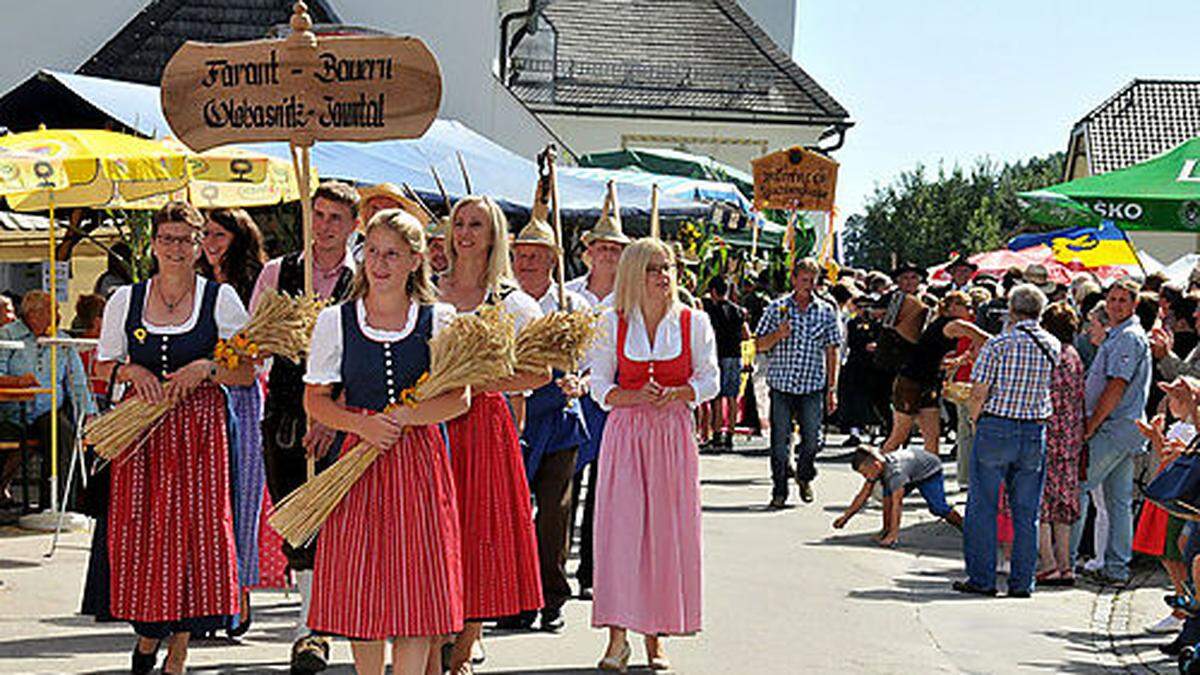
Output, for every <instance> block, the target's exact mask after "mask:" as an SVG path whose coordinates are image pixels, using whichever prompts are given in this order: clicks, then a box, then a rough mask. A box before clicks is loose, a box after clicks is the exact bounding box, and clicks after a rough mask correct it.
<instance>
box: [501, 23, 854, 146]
mask: <svg viewBox="0 0 1200 675" xmlns="http://www.w3.org/2000/svg"><path fill="white" fill-rule="evenodd" d="M542 17H543V19H544V23H543V24H542V28H543V29H544V30H552V31H553V32H554V35H555V36H556V41H555V43H556V44H555V50H556V51H555V61H554V62H552V61H550V60H549V59H544V58H543V59H539V58H535V57H531V56H529V55H522V51H521V48H520V46H518V48H517V50H516V54H515V55H514V57H513V59H512V66H513V67H512V71H511V72H510V73H509V78H508V82H509V87H510V89H512V91H513V92H514V93H515V94H516V95H517V96H518V97H519V98H520V99H521V100H522V101H524V102H525V103H526V104H528V105H529V106H530V107H531V108H532V109H533V110H535V111H538V112H552V111H554V110H556V109H564V108H568V109H574V108H595V109H601V110H602V109H604V108H620V109H628V108H637V109H644V110H645V109H649V110H654V111H656V112H660V113H667V114H671V113H675V114H680V113H681V114H694V113H695V112H697V111H709V112H712V113H718V112H719V113H722V114H723V115H725V116H732V117H736V116H738V114H739V113H741V114H743V115H750V114H752V115H755V116H756V117H761V116H762V115H770V116H781V117H784V118H791V119H790V120H787V121H793V120H795V121H804V122H815V123H835V122H838V123H846V122H848V118H849V116H850V115H849V113H848V112H847V111H846V109H845V108H843V107H842V106H841V105H840V104H839V103H838V102H837V101H835V100H834V99H833V97H832V96H830V95H829V93H828V92H826V91H825V90H824V89H822V88H821V86H820V85H818V84H817V83H816V81H814V80H813V79H812V78H811V77H809V75H808V74H807V73H805V72H804V70H803V69H801V68H800V66H798V65H796V63H795V62H794V61H792V59H791V57H790V56H789V55H788V54H786V53H785V52H784V51H783V50H782V49H780V48H779V46H778V45H776V44H775V42H774V41H773V40H771V38H770V37H769V36H768V35H767V34H766V33H765V32H763V30H762V29H761V28H759V27H758V25H757V24H756V23H755V22H754V20H753V19H751V18H750V16H749V15H748V14H746V12H745V11H744V10H742V8H741V7H740V6H739V5H738V3H737V1H736V0H553V1H552V2H551V3H550V4H549V6H548V7H547V8H546V9H545V10H544V11H543V13H542ZM547 24H548V26H547ZM551 72H553V77H550V73H551Z"/></svg>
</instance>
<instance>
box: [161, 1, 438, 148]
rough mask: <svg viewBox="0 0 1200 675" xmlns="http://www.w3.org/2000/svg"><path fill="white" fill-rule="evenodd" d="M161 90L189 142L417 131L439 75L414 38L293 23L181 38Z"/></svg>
mask: <svg viewBox="0 0 1200 675" xmlns="http://www.w3.org/2000/svg"><path fill="white" fill-rule="evenodd" d="M293 23H294V22H293ZM294 27H295V25H294ZM161 95H162V107H163V112H164V113H165V114H166V118H167V122H168V123H169V124H170V125H171V130H172V131H173V132H174V133H175V135H176V136H177V137H178V138H179V140H181V141H183V142H184V143H185V144H186V145H188V147H190V148H192V149H193V150H196V151H198V152H199V151H203V150H207V149H209V148H214V147H216V146H219V145H224V144H228V143H245V142H252V141H290V142H291V143H293V144H294V145H298V146H311V145H312V144H313V142H314V141H318V140H321V141H325V140H329V141H372V140H381V139H387V138H417V137H420V136H421V135H422V134H424V133H425V130H426V129H428V128H429V126H430V125H431V124H433V121H434V119H436V117H437V112H438V108H439V106H440V105H441V100H442V78H441V71H440V70H439V68H438V63H437V59H436V58H435V57H434V55H433V53H432V52H431V51H429V48H428V47H426V46H425V43H424V42H422V41H421V40H419V39H417V38H414V37H395V36H334V37H321V38H317V37H316V36H314V35H313V34H312V33H311V32H308V31H307V30H300V31H296V32H293V33H292V34H291V35H290V36H288V37H287V38H285V39H271V40H254V41H251V42H234V43H223V44H207V43H201V42H187V43H184V45H183V46H182V47H180V48H179V50H178V51H176V52H175V55H174V56H172V57H171V60H170V61H169V62H168V63H167V66H166V68H165V69H164V70H163V77H162V90H161Z"/></svg>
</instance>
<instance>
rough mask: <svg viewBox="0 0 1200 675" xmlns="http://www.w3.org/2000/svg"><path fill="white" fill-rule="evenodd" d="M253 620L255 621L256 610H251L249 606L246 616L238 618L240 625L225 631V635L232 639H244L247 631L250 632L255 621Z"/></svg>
mask: <svg viewBox="0 0 1200 675" xmlns="http://www.w3.org/2000/svg"><path fill="white" fill-rule="evenodd" d="M253 619H254V610H252V609H250V607H249V606H247V607H246V616H244V617H238V625H237V626H236V627H234V628H229V629H227V630H226V631H225V634H226V635H228V636H229V637H231V638H240V637H242V636H243V635H245V634H246V632H247V631H249V630H250V624H251V622H252V621H253Z"/></svg>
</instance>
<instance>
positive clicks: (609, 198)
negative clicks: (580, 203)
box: [581, 180, 629, 245]
mask: <svg viewBox="0 0 1200 675" xmlns="http://www.w3.org/2000/svg"><path fill="white" fill-rule="evenodd" d="M581 239H582V241H583V243H584V244H585V245H587V244H590V243H592V242H593V241H611V242H614V243H617V244H628V243H629V237H627V236H625V233H624V232H623V231H622V230H621V206H620V204H618V203H617V186H616V184H615V183H613V182H612V181H611V180H610V181H608V194H607V195H605V197H604V209H603V210H602V211H601V212H600V220H598V221H596V226H595V227H593V228H592V229H591V230H590V231H588V232H584V233H583V237H581Z"/></svg>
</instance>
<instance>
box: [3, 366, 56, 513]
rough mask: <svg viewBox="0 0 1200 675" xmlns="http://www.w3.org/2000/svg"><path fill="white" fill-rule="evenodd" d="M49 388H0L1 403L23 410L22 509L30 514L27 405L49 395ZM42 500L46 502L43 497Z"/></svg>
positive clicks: (21, 438)
mask: <svg viewBox="0 0 1200 675" xmlns="http://www.w3.org/2000/svg"><path fill="white" fill-rule="evenodd" d="M49 393H50V388H49V387H0V403H16V404H18V407H19V408H20V410H21V435H20V438H19V439H18V440H17V447H18V449H19V450H20V451H21V481H22V485H21V509H22V512H23V513H30V512H31V509H30V508H29V431H28V427H29V411H28V408H27V407H26V405H27V404H29V403H32V402H33V401H34V400H36V399H37V397H38V395H39V394H49ZM39 499H40V500H42V501H44V500H45V495H42V496H41V497H40V498H39Z"/></svg>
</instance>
